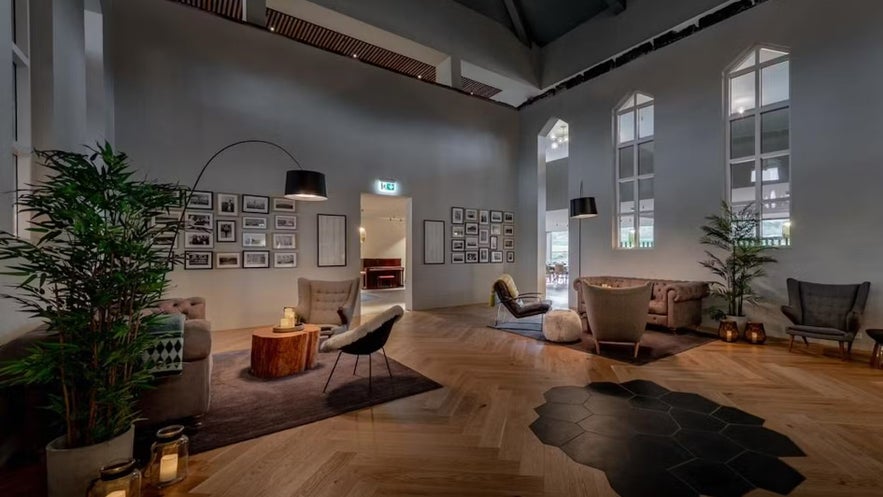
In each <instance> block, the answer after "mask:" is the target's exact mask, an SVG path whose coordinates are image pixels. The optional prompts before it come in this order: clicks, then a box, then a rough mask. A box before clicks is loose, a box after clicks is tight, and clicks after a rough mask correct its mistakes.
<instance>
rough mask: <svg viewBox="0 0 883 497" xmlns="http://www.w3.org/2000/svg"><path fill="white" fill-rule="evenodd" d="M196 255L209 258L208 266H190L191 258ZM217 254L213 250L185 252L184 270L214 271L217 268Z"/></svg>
mask: <svg viewBox="0 0 883 497" xmlns="http://www.w3.org/2000/svg"><path fill="white" fill-rule="evenodd" d="M195 254H201V255H204V256H206V257H207V258H208V266H196V267H194V266H191V265H190V256H191V255H195ZM214 259H215V254H214V252H212V251H211V250H185V251H184V269H185V270H186V271H205V270H207V269H214V267H215V264H214V263H215V260H214Z"/></svg>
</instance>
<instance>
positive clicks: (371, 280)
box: [359, 193, 412, 316]
mask: <svg viewBox="0 0 883 497" xmlns="http://www.w3.org/2000/svg"><path fill="white" fill-rule="evenodd" d="M361 216H362V217H361V221H360V224H359V246H360V253H361V256H360V257H361V280H362V281H361V284H362V291H361V307H362V308H361V314H362V315H363V316H366V315H370V314H378V313H380V312H383V311H385V310H386V309H388V308H390V307H392V306H394V305H400V306H402V307H403V308H405V309H410V307H411V286H412V285H411V282H410V281H409V280H410V277H409V273H410V271H409V270H410V262H411V257H410V254H411V243H410V240H409V237H410V235H411V222H410V216H411V199H410V198H409V197H397V196H386V195H374V194H369V193H363V194H362V198H361Z"/></svg>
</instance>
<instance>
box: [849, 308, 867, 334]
mask: <svg viewBox="0 0 883 497" xmlns="http://www.w3.org/2000/svg"><path fill="white" fill-rule="evenodd" d="M862 316H863V313H862V312H861V311H857V310H855V309H853V310H852V311H849V313H848V314H847V315H846V331H848V332H850V333H858V330H859V329H860V328H861V327H862Z"/></svg>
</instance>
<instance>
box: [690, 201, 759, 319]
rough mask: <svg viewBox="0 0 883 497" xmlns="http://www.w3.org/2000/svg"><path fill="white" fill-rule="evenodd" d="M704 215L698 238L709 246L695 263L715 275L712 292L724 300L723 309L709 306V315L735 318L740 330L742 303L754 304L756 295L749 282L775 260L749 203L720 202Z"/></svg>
mask: <svg viewBox="0 0 883 497" xmlns="http://www.w3.org/2000/svg"><path fill="white" fill-rule="evenodd" d="M705 219H706V221H707V222H706V224H705V225H704V226H702V238H701V239H700V242H701V243H702V244H703V245H706V246H708V247H711V249H707V250H706V251H705V255H706V257H707V258H706V259H705V260H704V261H700V262H699V264H701V265H702V266H704V267H705V268H707V269H708V270H709V271H711V272H712V274H714V275H715V276H716V277H717V280H716V281H713V282H712V283H711V291H712V294H714V295H717V296H718V297H720V298H721V299H722V300H723V301H724V302H726V311H724V310H722V309H713V317H714V318H715V319H718V320H722V321H724V320H725V321H734V322H736V326H737V328H738V331H739V332H742V331H744V330H745V324H746V323H747V321H748V318H747V317H746V316H745V304H746V303H748V304H755V303H757V301H758V299H759V296H758V295H757V294H756V293H755V292H754V289H753V288H752V286H751V284H752V282H753V281H754V280H756V279H757V278H760V277H762V276H765V275H766V273H765V271H764V266H765V265H766V264H769V263H773V262H776V260H775V259H774V258H773V257H771V256H770V255H768V252H769V251H771V250H774V247H771V246H767V245H764V244H763V243H762V242H761V240H760V238H759V236H758V228H759V227H760V219H759V218H758V216H757V213H756V212H755V210H754V207H753V205H751V204H749V205H746V206H744V207H742V208H739V209H735V208H733V207H731V206H730V205H729V204H728V203H726V202H722V204H721V211H720V213H718V214H714V215H711V216H708V217H706V218H705ZM712 249H716V250H714V251H712Z"/></svg>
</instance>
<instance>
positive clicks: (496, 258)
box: [491, 250, 503, 264]
mask: <svg viewBox="0 0 883 497" xmlns="http://www.w3.org/2000/svg"><path fill="white" fill-rule="evenodd" d="M502 263H503V252H501V251H499V250H491V264H502Z"/></svg>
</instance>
